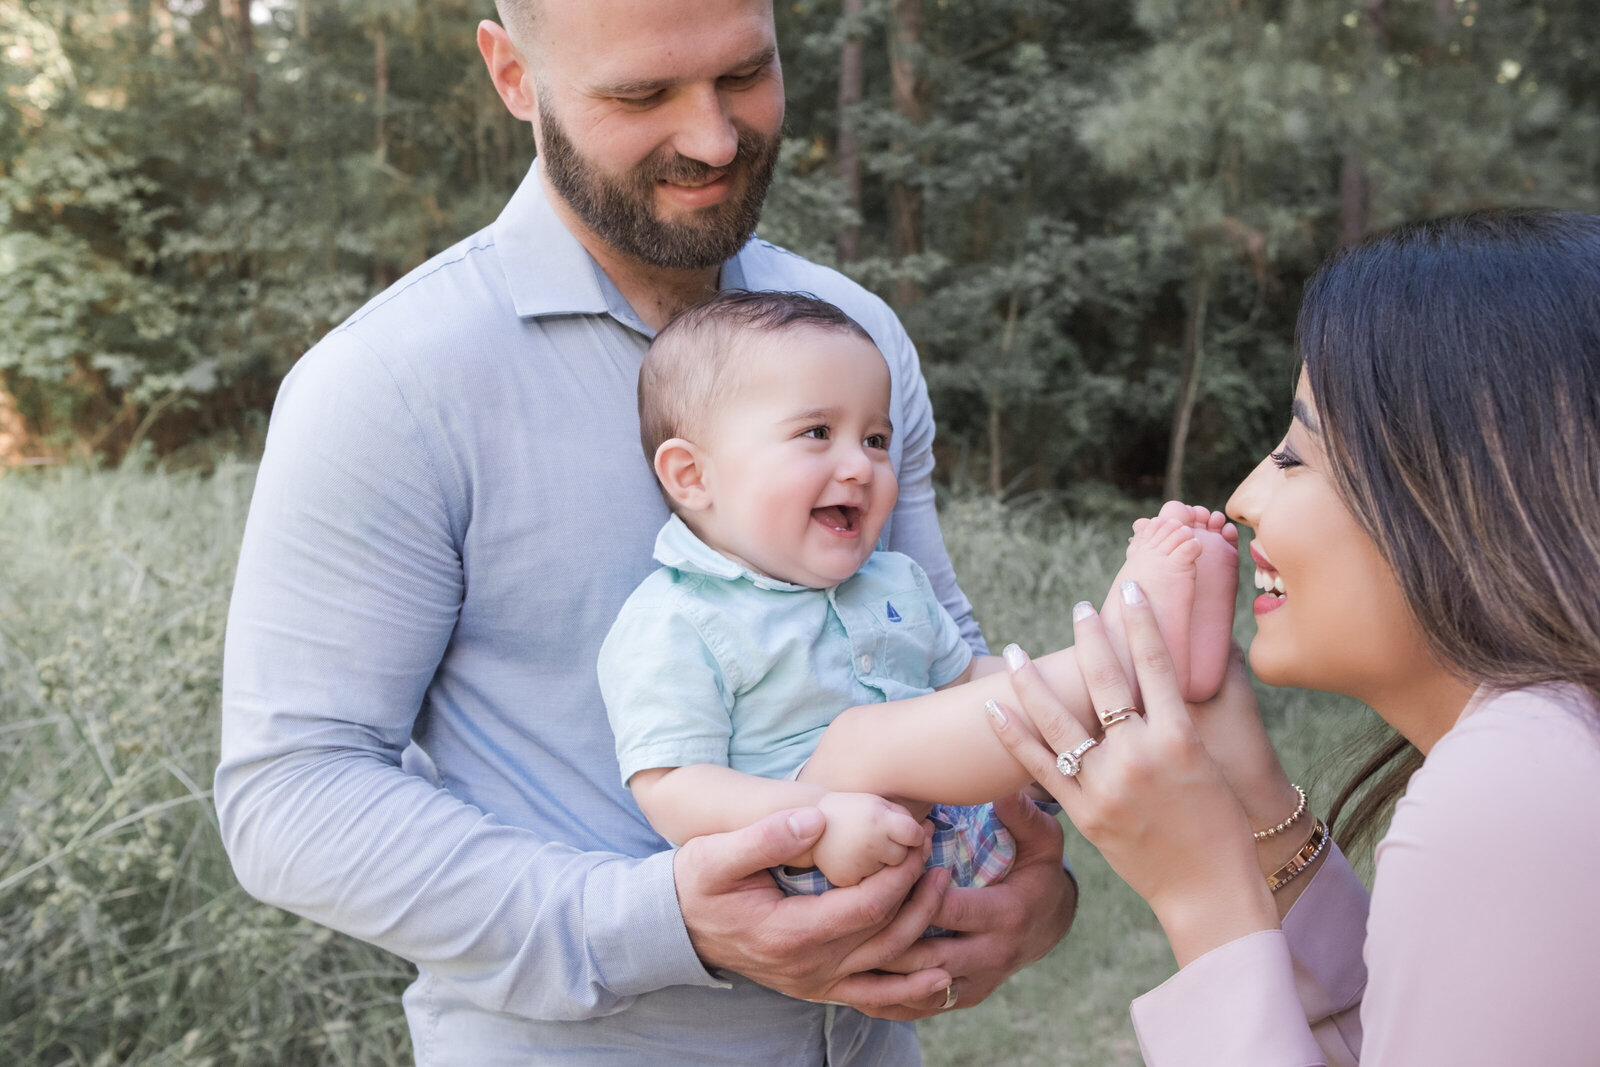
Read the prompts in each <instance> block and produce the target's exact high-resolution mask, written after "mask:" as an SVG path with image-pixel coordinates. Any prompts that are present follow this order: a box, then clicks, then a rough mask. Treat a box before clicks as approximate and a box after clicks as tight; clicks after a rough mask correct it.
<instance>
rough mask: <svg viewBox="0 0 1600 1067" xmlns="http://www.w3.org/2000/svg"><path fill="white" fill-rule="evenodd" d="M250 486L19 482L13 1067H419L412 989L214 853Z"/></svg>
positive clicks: (11, 740) (9, 656) (6, 601)
mask: <svg viewBox="0 0 1600 1067" xmlns="http://www.w3.org/2000/svg"><path fill="white" fill-rule="evenodd" d="M252 475H253V471H251V470H250V469H248V468H244V467H239V466H237V465H234V466H225V467H223V468H222V469H221V470H220V471H219V472H218V473H217V475H216V476H215V477H214V478H211V479H208V480H201V479H197V478H193V477H173V476H162V475H148V474H142V473H139V472H138V471H137V470H134V469H132V468H127V469H125V470H124V471H122V472H121V473H116V474H86V473H83V472H81V471H76V470H67V471H64V472H62V473H61V474H59V475H56V476H52V477H48V478H31V479H20V478H18V477H16V476H12V477H9V478H6V479H5V480H4V481H3V482H0V531H3V534H0V538H3V541H4V544H3V546H0V560H3V563H0V1062H4V1063H8V1064H35V1063H38V1064H46V1063H49V1064H56V1063H69V1064H111V1063H117V1064H149V1065H155V1064H167V1065H178V1064H182V1065H184V1067H199V1065H204V1064H247V1063H259V1064H276V1063H294V1064H318V1063H327V1064H356V1063H367V1064H373V1065H378V1064H384V1065H388V1064H393V1063H397V1062H401V1061H402V1060H403V1059H404V1058H405V1055H406V1047H407V1045H406V1041H407V1039H406V1036H405V1028H404V1023H403V1021H402V1020H401V1019H400V1018H398V997H399V993H400V989H401V987H402V985H403V982H404V980H405V979H406V978H407V977H408V968H406V967H405V965H404V964H402V963H400V962H399V961H396V960H394V959H392V958H390V957H387V956H385V955H384V954H382V953H380V952H378V951H377V950H374V949H369V948H367V947H366V946H362V945H357V944H353V943H350V942H346V941H343V940H342V939H339V938H338V937H336V936H335V935H334V934H333V933H332V932H331V931H329V930H327V929H324V928H321V927H317V926H315V925H313V924H311V923H309V922H304V921H301V920H297V919H294V918H292V917H290V916H288V915H286V914H284V913H283V912H280V911H277V910H276V909H273V908H269V907H266V906H263V905H260V904H257V903H256V902H254V901H252V900H250V899H249V898H248V897H246V896H245V894H244V893H243V891H242V890H240V889H239V888H238V885H237V883H236V882H235V881H234V879H233V874H232V871H231V869H230V868H229V866H228V862H227V858H226V856H225V855H224V854H223V851H222V845H221V841H220V838H219V837H218V833H217V827H216V816H215V812H214V811H213V809H212V806H211V773H212V769H213V768H214V766H215V763H216V752H217V746H218V739H217V705H218V689H219V674H220V671H221V665H222V631H223V623H224V620H225V616H226V613H227V597H228V590H229V585H230V583H231V581H232V574H233V563H234V557H235V554H236V551H237V545H238V541H239V537H240V534H241V531H242V527H243V522H244V514H245V510H246V508H247V506H248V503H249V493H250V487H251V484H252V480H253V479H252Z"/></svg>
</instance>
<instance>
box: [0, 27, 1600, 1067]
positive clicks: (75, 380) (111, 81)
mask: <svg viewBox="0 0 1600 1067" xmlns="http://www.w3.org/2000/svg"><path fill="white" fill-rule="evenodd" d="M492 15H493V10H492V5H491V4H489V3H488V2H486V0H476V2H468V0H430V2H428V3H426V4H424V3H421V2H418V0H413V2H410V3H407V2H404V0H118V2H111V0H82V2H76V3H72V4H67V3H65V2H58V0H0V1063H5V1064H12V1063H15V1064H19V1065H31V1064H42V1065H63V1067H65V1065H72V1067H80V1065H83V1067H95V1065H109V1064H140V1065H155V1064H183V1065H202V1067H203V1065H212V1064H215V1065H222V1064H262V1065H266V1064H293V1065H298V1064H337V1065H346V1064H350V1065H355V1064H361V1065H368V1064H371V1065H378V1064H392V1063H397V1062H407V1057H408V1056H409V1049H408V1046H407V1039H406V1034H405V1027H404V1022H403V1019H402V1018H401V1016H400V1009H399V1002H398V995H399V990H400V989H401V988H403V987H404V985H405V983H406V982H407V981H408V980H409V975H410V968H409V967H408V965H406V964H405V963H403V962H402V961H399V960H396V959H394V958H392V957H389V956H387V955H385V954H383V953H380V952H378V951H376V950H373V949H370V948H368V947H366V946H364V945H361V944H358V943H355V942H351V941H348V940H346V939H344V938H342V937H339V936H338V935H335V934H332V933H331V932H330V931H327V930H325V929H321V928H318V927H315V926H312V925H310V924H308V923H304V922H301V921H299V920H297V919H294V918H293V917H291V916H287V915H285V914H284V913H281V912H278V911H276V910H274V909H270V908H265V907H263V906H260V905H257V904H255V903H254V902H253V901H251V900H249V899H248V898H246V897H245V896H244V895H243V894H242V893H241V891H240V890H239V889H238V888H237V885H236V884H235V883H234V881H233V879H232V876H231V873H230V872H229V870H228V867H227V862H226V858H225V857H224V856H223V854H222V851H221V846H220V843H219V841H218V839H217V834H216V828H215V822H214V814H213V812H212V809H211V805H210V794H209V788H210V778H211V772H212V768H213V767H214V765H215V761H216V747H217V722H216V719H217V703H218V684H219V677H218V676H219V672H220V667H221V643H222V633H223V624H224V621H225V617H226V609H227V598H228V593H229V586H230V584H231V581H232V574H233V565H234V560H235V557H236V555H237V550H238V543H239V537H240V532H241V529H242V523H243V517H244V513H245V511H246V509H247V506H248V500H249V493H250V488H251V484H252V481H253V477H254V467H253V464H252V461H253V458H254V457H255V456H256V455H257V454H258V452H259V449H260V446H261V441H262V438H263V436H264V432H265V427H266V419H267V414H268V412H269V411H270V407H271V403H272V399H273V396H274V394H275V392H276V389H277V385H278V382H279V381H280V379H281V378H282V376H283V374H284V373H285V372H286V371H287V369H288V368H289V367H290V366H291V365H292V363H293V362H294V360H295V359H296V358H298V357H299V355H300V354H301V353H302V352H303V351H304V350H305V349H306V348H307V347H308V346H309V345H310V344H312V343H313V342H314V341H315V340H316V339H317V338H318V337H320V336H321V335H322V334H323V333H324V332H326V331H327V330H328V329H329V328H331V327H332V326H334V325H336V324H337V323H338V322H339V321H340V320H342V319H343V318H344V317H345V316H346V315H348V314H349V313H350V312H351V311H353V310H354V309H355V308H357V307H359V306H360V305H361V304H362V303H363V302H364V301H365V300H366V299H367V298H368V297H369V296H371V295H372V294H373V293H375V292H377V291H378V290H379V289H381V288H383V287H384V286H386V285H388V284H389V283H390V282H392V281H394V280H396V279H397V278H399V277H401V276H402V275H403V274H404V273H405V272H406V271H408V270H410V269H411V268H413V267H414V266H416V265H417V264H418V263H420V262H421V261H422V260H424V259H425V258H427V257H428V256H429V255H431V254H433V253H435V252H437V251H440V250H442V249H443V248H445V247H448V246H449V245H450V244H452V243H453V242H455V241H456V240H458V239H460V238H462V237H464V236H466V235H467V234H469V233H471V232H473V231H474V230H476V229H478V228H479V227H481V226H483V225H486V224H487V223H489V222H490V221H492V220H493V218H494V217H495V215H496V214H497V213H498V211H499V209H500V206H501V205H502V204H503V203H504V201H505V199H506V198H507V196H508V195H509V194H510V192H511V190H512V189H514V188H515V186H516V184H517V183H518V181H519V180H520V179H521V178H522V176H523V175H524V173H525V172H526V170H527V167H528V165H529V162H530V161H531V158H532V152H533V146H532V137H531V135H530V133H529V131H528V130H527V129H526V128H525V127H522V126H520V125H519V124H517V123H516V122H515V121H514V120H512V119H511V118H510V116H509V115H507V114H506V113H505V111H504V109H503V108H502V106H501V104H500V102H499V100H498V99H497V98H496V97H495V95H494V93H493V91H492V90H491V88H490V86H489V83H488V79H487V77H486V76H485V74H484V71H483V69H482V64H481V61H480V60H479V58H478V56H477V52H476V48H475V45H474V43H473V34H474V28H475V25H476V22H477V20H478V19H480V18H483V17H489V16H492ZM777 15H778V23H779V38H780V43H781V46H782V49H783V57H784V67H785V75H786V80H787V84H788V89H789V119H788V122H789V132H790V136H789V138H788V141H787V143H786V147H785V150H784V154H783V157H782V161H781V164H780V172H779V176H778V178H777V180H776V182H775V183H774V188H773V191H772V195H771V197H770V199H769V203H768V208H767V212H766V215H765V218H764V220H763V223H762V227H761V233H762V234H763V235H764V236H766V237H767V238H769V239H770V240H773V241H775V242H777V243H780V244H783V245H786V246H788V247H790V248H793V249H795V250H796V251H799V252H801V253H803V254H805V255H807V256H811V257H813V258H815V259H819V260H822V261H824V262H828V263H832V264H835V265H837V266H839V267H840V268H841V269H843V270H845V271H847V272H848V273H850V274H851V275H853V276H855V277H857V278H859V279H860V280H861V281H862V282H863V283H865V284H866V285H868V286H870V287H871V288H873V289H874V290H876V291H877V292H879V293H881V294H882V295H884V296H885V297H886V298H887V299H888V300H890V301H891V303H892V304H893V305H894V306H895V307H896V309H897V310H898V311H899V312H900V314H901V316H902V318H903V319H904V321H905V323H906V325H907V327H908V328H909V330H910V331H911V333H912V335H913V337H914V338H915V339H916V341H917V343H918V346H919V348H920V350H921V352H922V355H923V359H924V365H925V369H926V372H927V376H928V381H929V384H930V388H931V390H932V393H933V399H934V405H935V410H936V412H937V413H938V417H939V424H940V439H939V449H940V456H939V459H940V478H941V480H942V487H943V490H944V493H943V500H944V508H943V511H942V521H943V524H944V528H945V533H946V538H947V540H948V542H949V544H950V547H951V552H952V556H953V558H954V560H955V562H956V565H957V569H958V571H959V573H960V574H961V576H962V582H963V585H964V587H965V588H966V589H967V591H968V592H969V594H970V595H971V596H972V599H973V602H974V604H975V605H976V607H977V610H978V613H979V617H980V620H981V621H982V622H983V624H984V627H985V630H986V632H987V633H988V635H989V637H990V640H991V641H992V642H994V643H996V644H999V643H1003V642H1004V641H1007V640H1019V641H1021V642H1022V643H1023V644H1024V645H1025V646H1026V647H1029V648H1032V649H1035V650H1044V649H1046V648H1053V647H1057V646H1059V645H1061V644H1063V643H1065V642H1066V641H1067V640H1068V638H1069V635H1070V631H1071V628H1070V618H1069V615H1068V613H1069V611H1070V605H1071V603H1072V602H1073V601H1074V600H1076V599H1080V598H1085V597H1087V598H1089V599H1093V600H1097V601H1098V600H1099V599H1100V598H1101V597H1102V596H1103V593H1104V589H1105V586H1106V583H1107V581H1108V580H1109V579H1110V576H1111V575H1112V573H1113V572H1114V571H1115V569H1116V566H1117V563H1118V561H1119V560H1120V557H1121V545H1122V539H1123V537H1124V536H1125V531H1126V526H1125V525H1124V523H1125V522H1126V519H1127V518H1128V517H1130V516H1131V515H1133V514H1137V513H1139V511H1140V509H1142V508H1146V507H1148V506H1149V503H1150V502H1151V501H1155V500H1159V499H1161V498H1163V497H1169V496H1174V495H1183V496H1185V497H1187V498H1189V499H1192V500H1195V501H1197V502H1207V503H1211V504H1212V505H1213V506H1216V505H1220V503H1221V502H1222V500H1223V499H1224V498H1225V496H1226V494H1227V492H1228V490H1229V489H1230V488H1231V487H1232V485H1233V484H1234V483H1235V482H1236V481H1237V480H1238V479H1239V478H1240V477H1241V476H1242V475H1243V474H1244V473H1245V472H1246V471H1247V470H1248V469H1249V468H1250V467H1251V466H1253V465H1254V463H1255V462H1256V461H1257V459H1258V458H1259V457H1260V456H1261V455H1262V454H1263V452H1264V451H1266V450H1267V449H1268V448H1269V447H1271V445H1272V444H1273V443H1274V442H1275V441H1276V440H1277V437H1278V435H1279V434H1280V433H1281V430H1282V427H1283V426H1284V425H1285V423H1286V409H1287V403H1288V399H1289V395H1290V392H1291V390H1292V383H1293V374H1294V365H1295V361H1294V356H1293V352H1292V332H1293V322H1294V315H1295V311H1296V307H1297V304H1298V300H1299V293H1300V288H1301V285H1302V283H1303V281H1304V279H1305V277H1306V276H1307V275H1308V274H1309V272H1310V271H1311V270H1312V269H1314V267H1315V265H1316V264H1317V263H1318V262H1319V261H1320V260H1321V259H1322V258H1323V257H1324V256H1326V255H1327V254H1328V253H1329V252H1330V251H1332V250H1333V249H1335V248H1337V247H1338V246H1339V245H1340V244H1341V243H1344V242H1346V241H1349V240H1352V239H1355V238H1358V237H1359V236H1360V235H1362V234H1363V233H1367V232H1369V231H1372V230H1374V229H1379V228H1382V227H1385V226H1388V225H1391V224H1393V223H1396V222H1398V221H1401V220H1403V219H1409V218H1415V217H1419V216H1425V215H1432V214H1439V213H1443V212H1447V211H1454V210H1460V209H1465V208H1472V207H1481V206H1494V205H1507V204H1543V205H1552V206H1560V207H1572V208H1578V209H1583V210H1589V211H1594V210H1597V209H1600V9H1597V7H1596V5H1595V2H1594V0H1137V2H1132V3H1130V2H1128V0H982V2H978V0H833V2H828V3H823V2H820V0H799V2H791V3H781V4H780V5H779V7H778V10H777ZM1251 629H1252V625H1251V623H1250V621H1249V615H1248V609H1246V610H1245V611H1244V612H1242V613H1241V615H1240V622H1239V625H1238V628H1237V635H1238V636H1239V637H1240V639H1241V640H1245V641H1248V639H1249V636H1250V631H1251ZM1262 698H1263V710H1264V714H1265V715H1266V717H1267V720H1268V723H1269V728H1270V729H1271V730H1272V732H1273V734H1274V737H1275V738H1276V739H1277V740H1278V742H1279V743H1280V746H1281V748H1282V749H1283V750H1284V752H1285V756H1286V760H1287V762H1288V763H1289V764H1290V767H1291V771H1292V772H1293V774H1294V775H1295V776H1296V777H1297V778H1298V779H1300V780H1302V782H1303V784H1305V785H1307V786H1308V787H1310V788H1311V790H1312V796H1313V803H1314V804H1318V805H1320V806H1321V810H1324V811H1325V810H1326V803H1327V800H1328V798H1329V796H1330V794H1331V791H1332V788H1333V786H1334V785H1336V784H1337V782H1338V780H1339V778H1340V777H1341V776H1342V774H1343V772H1344V770H1346V769H1347V768H1344V767H1342V765H1340V764H1339V763H1338V761H1336V760H1332V759H1330V758H1329V752H1330V751H1331V750H1332V749H1333V748H1335V747H1337V746H1338V745H1340V744H1342V743H1344V741H1345V740H1347V739H1348V738H1350V737H1352V736H1355V735H1356V734H1359V733H1360V731H1361V729H1362V728H1363V727H1364V725H1365V724H1367V723H1368V722H1369V721H1370V715H1369V713H1368V712H1366V711H1365V710H1364V709H1360V708H1356V707H1354V706H1352V705H1350V704H1348V702H1343V701H1339V700H1337V699H1333V698H1328V697H1323V696H1317V695H1311V694H1304V693H1296V692H1285V691H1274V692H1264V693H1263V694H1262ZM1068 851H1069V854H1070V855H1071V856H1072V858H1073V861H1074V863H1075V865H1076V866H1077V868H1078V870H1079V874H1080V877H1081V879H1082V881H1083V885H1084V903H1083V908H1082V910H1081V911H1080V916H1079V921H1078V924H1077V927H1076V929H1075V930H1074V933H1073V934H1072V936H1071V937H1070V938H1069V939H1068V940H1067V941H1066V942H1065V943H1063V945H1062V946H1060V947H1059V948H1058V949H1057V950H1056V951H1055V952H1054V953H1053V954H1052V955H1051V956H1050V957H1049V958H1048V959H1047V960H1045V961H1044V962H1043V963H1041V964H1039V965H1037V966H1036V967H1034V968H1032V969H1030V970H1028V971H1026V972H1024V973H1023V974H1021V975H1018V976H1017V977H1016V978H1014V979H1013V980H1012V981H1011V982H1010V983H1008V984H1007V985H1006V986H1005V987H1004V988H1003V989H1002V990H1001V991H1000V992H999V993H997V994H996V996H995V997H993V998H991V1000H990V1001H989V1002H988V1003H987V1004H986V1005H984V1006H983V1007H981V1008H980V1009H979V1010H977V1011H972V1012H956V1013H953V1014H951V1015H949V1016H942V1017H940V1018H939V1019H937V1020H934V1021H933V1022H932V1023H931V1024H928V1025H926V1026H925V1027H924V1034H925V1046H926V1048H927V1057H928V1060H929V1062H930V1064H934V1065H940V1064H962V1063H1017V1064H1031V1063H1041V1064H1043V1063H1050V1064H1084V1065H1089V1064H1095V1065H1098V1064H1123V1063H1137V1062H1138V1053H1137V1048H1136V1044H1135V1042H1134V1039H1133V1035H1132V1032H1131V1029H1130V1027H1129V1025H1128V1021H1127V1014H1126V1005H1127V1001H1128V999H1129V998H1130V997H1131V996H1133V995H1135V994H1137V993H1139V992H1142V991H1143V990H1145V989H1148V988H1150V987H1151V986H1152V985H1154V984H1155V983H1157V982H1159V981H1160V980H1161V979H1162V978H1163V977H1164V976H1165V975H1166V974H1169V973H1171V970H1172V966H1173V965H1172V959H1171V955H1170V953H1169V952H1168V950H1167V948H1166V945H1165V942H1164V940H1163V939H1162V938H1161V935H1160V932H1159V930H1158V929H1157V928H1156V927H1155V925H1154V923H1153V922H1152V921H1151V919H1150V916H1149V913H1148V911H1147V910H1146V909H1144V907H1143V905H1142V904H1141V903H1140V902H1139V901H1138V900H1137V898H1135V897H1132V896H1131V895H1130V894H1128V893H1127V892H1126V890H1125V889H1123V888H1122V887H1120V885H1119V883H1117V881H1116V879H1115V878H1114V876H1112V875H1111V874H1110V872H1109V871H1107V870H1106V869H1105V868H1104V866H1103V865H1102V864H1100V863H1099V861H1098V859H1097V857H1096V856H1095V855H1094V853H1093V850H1092V849H1090V848H1088V847H1087V846H1086V845H1085V844H1084V843H1083V842H1082V841H1081V840H1080V839H1078V838H1077V837H1076V835H1075V834H1073V833H1072V832H1071V830H1070V828H1069V830H1068Z"/></svg>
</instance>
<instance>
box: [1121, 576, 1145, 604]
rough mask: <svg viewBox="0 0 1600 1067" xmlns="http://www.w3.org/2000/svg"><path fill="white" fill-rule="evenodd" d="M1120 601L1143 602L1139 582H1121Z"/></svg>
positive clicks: (1142, 591)
mask: <svg viewBox="0 0 1600 1067" xmlns="http://www.w3.org/2000/svg"><path fill="white" fill-rule="evenodd" d="M1122 602H1123V603H1124V604H1143V603H1144V590H1143V589H1140V588H1139V583H1138V582H1135V581H1127V582H1123V583H1122Z"/></svg>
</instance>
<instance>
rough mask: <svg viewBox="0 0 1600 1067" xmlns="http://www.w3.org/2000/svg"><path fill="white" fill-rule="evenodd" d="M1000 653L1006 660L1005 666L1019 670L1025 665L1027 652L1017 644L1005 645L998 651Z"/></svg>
mask: <svg viewBox="0 0 1600 1067" xmlns="http://www.w3.org/2000/svg"><path fill="white" fill-rule="evenodd" d="M1000 655H1001V657H1002V658H1003V659H1004V660H1005V661H1006V666H1007V667H1010V668H1011V669H1012V670H1014V671H1020V670H1021V669H1022V668H1023V667H1025V666H1027V663H1028V654H1027V653H1026V652H1024V651H1022V649H1021V648H1020V647H1019V646H1017V645H1014V644H1012V645H1007V646H1006V647H1005V648H1003V649H1002V650H1001V651H1000Z"/></svg>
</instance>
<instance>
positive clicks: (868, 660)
mask: <svg viewBox="0 0 1600 1067" xmlns="http://www.w3.org/2000/svg"><path fill="white" fill-rule="evenodd" d="M857 662H858V663H860V664H861V673H862V674H865V673H866V672H868V671H870V670H871V669H872V657H871V656H862V657H861V658H860V659H859V660H857Z"/></svg>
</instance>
